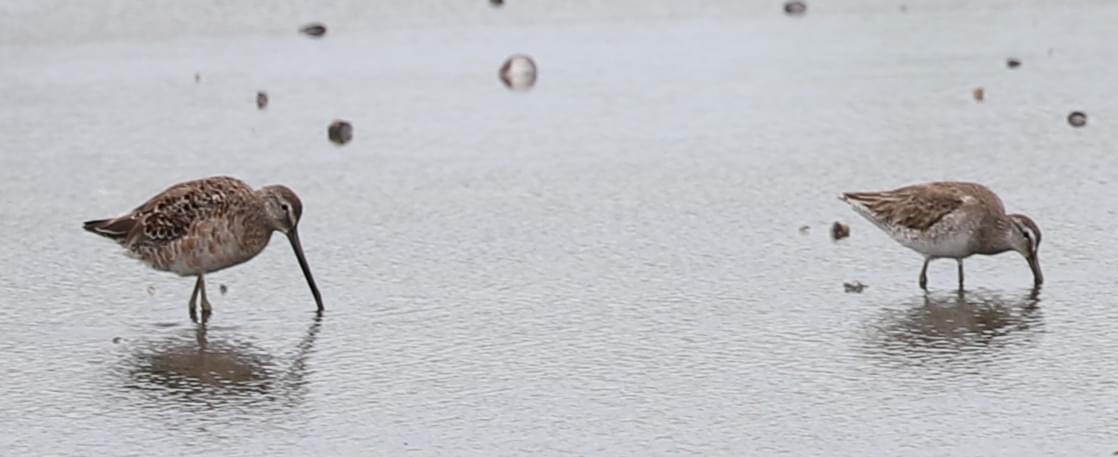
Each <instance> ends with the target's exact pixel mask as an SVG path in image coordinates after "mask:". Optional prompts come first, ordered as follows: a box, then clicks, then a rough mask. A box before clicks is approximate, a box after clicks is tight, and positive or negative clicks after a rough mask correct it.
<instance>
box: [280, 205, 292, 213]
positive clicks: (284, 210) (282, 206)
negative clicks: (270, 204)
mask: <svg viewBox="0 0 1118 457" xmlns="http://www.w3.org/2000/svg"><path fill="white" fill-rule="evenodd" d="M280 208H283V212H285V213H290V212H291V207H290V206H288V205H287V203H284V204H282V205H280Z"/></svg>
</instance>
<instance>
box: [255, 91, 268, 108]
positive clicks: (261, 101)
mask: <svg viewBox="0 0 1118 457" xmlns="http://www.w3.org/2000/svg"><path fill="white" fill-rule="evenodd" d="M267 107H268V94H267V93H266V92H264V91H259V92H257V93H256V108H257V109H264V108H267Z"/></svg>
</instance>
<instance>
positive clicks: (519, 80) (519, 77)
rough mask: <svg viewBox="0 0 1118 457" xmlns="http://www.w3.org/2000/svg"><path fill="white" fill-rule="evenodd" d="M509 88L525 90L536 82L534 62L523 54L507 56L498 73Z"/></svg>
mask: <svg viewBox="0 0 1118 457" xmlns="http://www.w3.org/2000/svg"><path fill="white" fill-rule="evenodd" d="M498 74H499V76H500V77H501V82H503V83H505V86H507V87H508V88H509V89H512V90H517V91H526V90H528V89H531V88H532V86H534V85H535V84H536V62H535V61H534V60H532V58H531V57H528V56H526V55H524V54H516V55H513V56H512V57H509V59H508V60H506V61H505V63H504V64H503V65H501V71H500V72H499V73H498Z"/></svg>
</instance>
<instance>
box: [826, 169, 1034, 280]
mask: <svg viewBox="0 0 1118 457" xmlns="http://www.w3.org/2000/svg"><path fill="white" fill-rule="evenodd" d="M839 198H840V199H841V200H843V201H845V202H847V203H849V204H850V205H851V206H852V207H853V208H854V209H855V211H857V212H858V213H859V214H861V215H862V216H864V217H865V218H866V219H867V220H869V221H870V222H873V223H874V224H875V225H877V226H878V227H879V228H881V229H882V230H883V231H885V232H886V233H888V234H889V235H890V236H891V237H893V239H895V240H897V242H899V243H901V244H902V245H904V246H906V247H909V248H911V249H913V250H915V251H917V252H919V253H921V254H923V255H924V258H925V260H924V268H923V269H922V270H921V272H920V287H921V288H926V287H927V269H928V262H929V261H931V260H932V259H937V258H952V259H955V260H956V261H957V262H958V266H959V287H960V288H962V287H963V260H962V259H964V258H966V257H969V256H971V255H974V254H986V255H992V254H998V253H1002V252H1005V251H1009V250H1014V251H1017V252H1020V253H1021V254H1022V255H1023V256H1025V258H1026V260H1028V261H1029V267H1030V268H1031V269H1032V271H1033V282H1034V284H1035V285H1037V286H1039V285H1040V284H1041V283H1042V282H1043V281H1044V277H1043V275H1042V274H1041V271H1040V264H1039V261H1038V260H1037V249H1038V248H1039V247H1040V236H1041V235H1040V229H1039V228H1038V227H1037V226H1036V223H1034V222H1033V221H1032V219H1029V218H1028V217H1027V216H1025V215H1022V214H1006V213H1005V207H1004V205H1003V204H1002V201H1001V199H1000V198H998V196H997V194H995V193H994V192H992V191H990V189H988V188H986V187H985V186H983V185H981V184H976V183H969V182H931V183H926V184H918V185H912V186H905V187H901V188H899V189H894V190H889V191H883V192H847V193H843V194H842V195H841V196H840V197H839Z"/></svg>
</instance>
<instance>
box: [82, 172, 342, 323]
mask: <svg viewBox="0 0 1118 457" xmlns="http://www.w3.org/2000/svg"><path fill="white" fill-rule="evenodd" d="M302 215H303V203H302V202H301V201H300V200H299V197H298V196H297V195H295V192H293V191H292V190H291V189H288V188H287V187H284V186H278V185H277V186H267V187H263V188H260V189H258V190H256V189H253V188H252V187H250V186H249V185H248V184H245V183H244V182H243V181H241V180H239V179H236V178H230V177H224V176H218V177H211V178H205V179H199V180H195V181H187V182H183V183H179V184H175V185H174V186H171V187H169V188H168V189H167V190H164V191H163V192H161V193H159V194H158V195H156V196H154V197H152V198H151V199H149V200H148V201H147V202H145V203H144V204H142V205H140V206H139V207H137V208H136V209H134V210H132V212H130V213H128V214H125V215H123V216H120V217H116V218H113V219H102V220H95V221H89V222H86V223H85V226H84V227H85V229H86V230H88V231H90V232H93V233H96V234H98V235H101V236H104V237H106V238H109V239H111V240H114V241H116V242H118V243H120V245H121V246H123V247H124V248H125V250H126V252H127V254H129V255H130V256H132V257H135V258H137V259H139V260H141V261H143V262H144V263H146V264H148V265H149V266H151V267H152V268H155V269H156V270H161V271H169V272H172V273H175V274H178V275H180V276H194V277H197V278H198V279H197V280H196V281H195V283H194V293H193V294H191V296H190V304H189V310H190V317H191V319H197V318H196V314H195V313H196V311H195V309H196V305H197V303H198V302H201V306H202V317H203V319H205V318H206V317H208V316H209V314H210V313H211V311H212V307H211V306H210V302H209V300H208V299H207V297H206V282H205V275H206V274H208V273H213V272H215V271H219V270H223V269H225V268H229V267H231V266H234V265H238V264H241V263H244V262H246V261H248V260H249V259H252V258H253V257H255V256H256V255H257V254H260V252H262V251H263V250H264V247H265V246H267V245H268V241H269V240H270V239H271V237H272V232H276V231H278V232H281V233H283V234H284V235H286V236H287V238H288V240H289V241H290V242H291V247H292V249H294V250H295V257H296V258H297V259H298V260H299V267H300V268H302V270H303V276H305V277H306V278H307V284H308V285H309V286H310V288H311V293H312V294H313V295H314V300H315V303H316V304H317V305H318V310H319V311H322V309H323V306H322V295H321V294H320V293H319V292H318V286H316V285H315V283H314V277H312V276H311V270H310V267H309V266H308V265H307V260H306V258H305V257H304V256H303V247H302V245H301V244H300V243H299V232H298V230H297V228H298V225H299V219H300V218H301V217H302Z"/></svg>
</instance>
